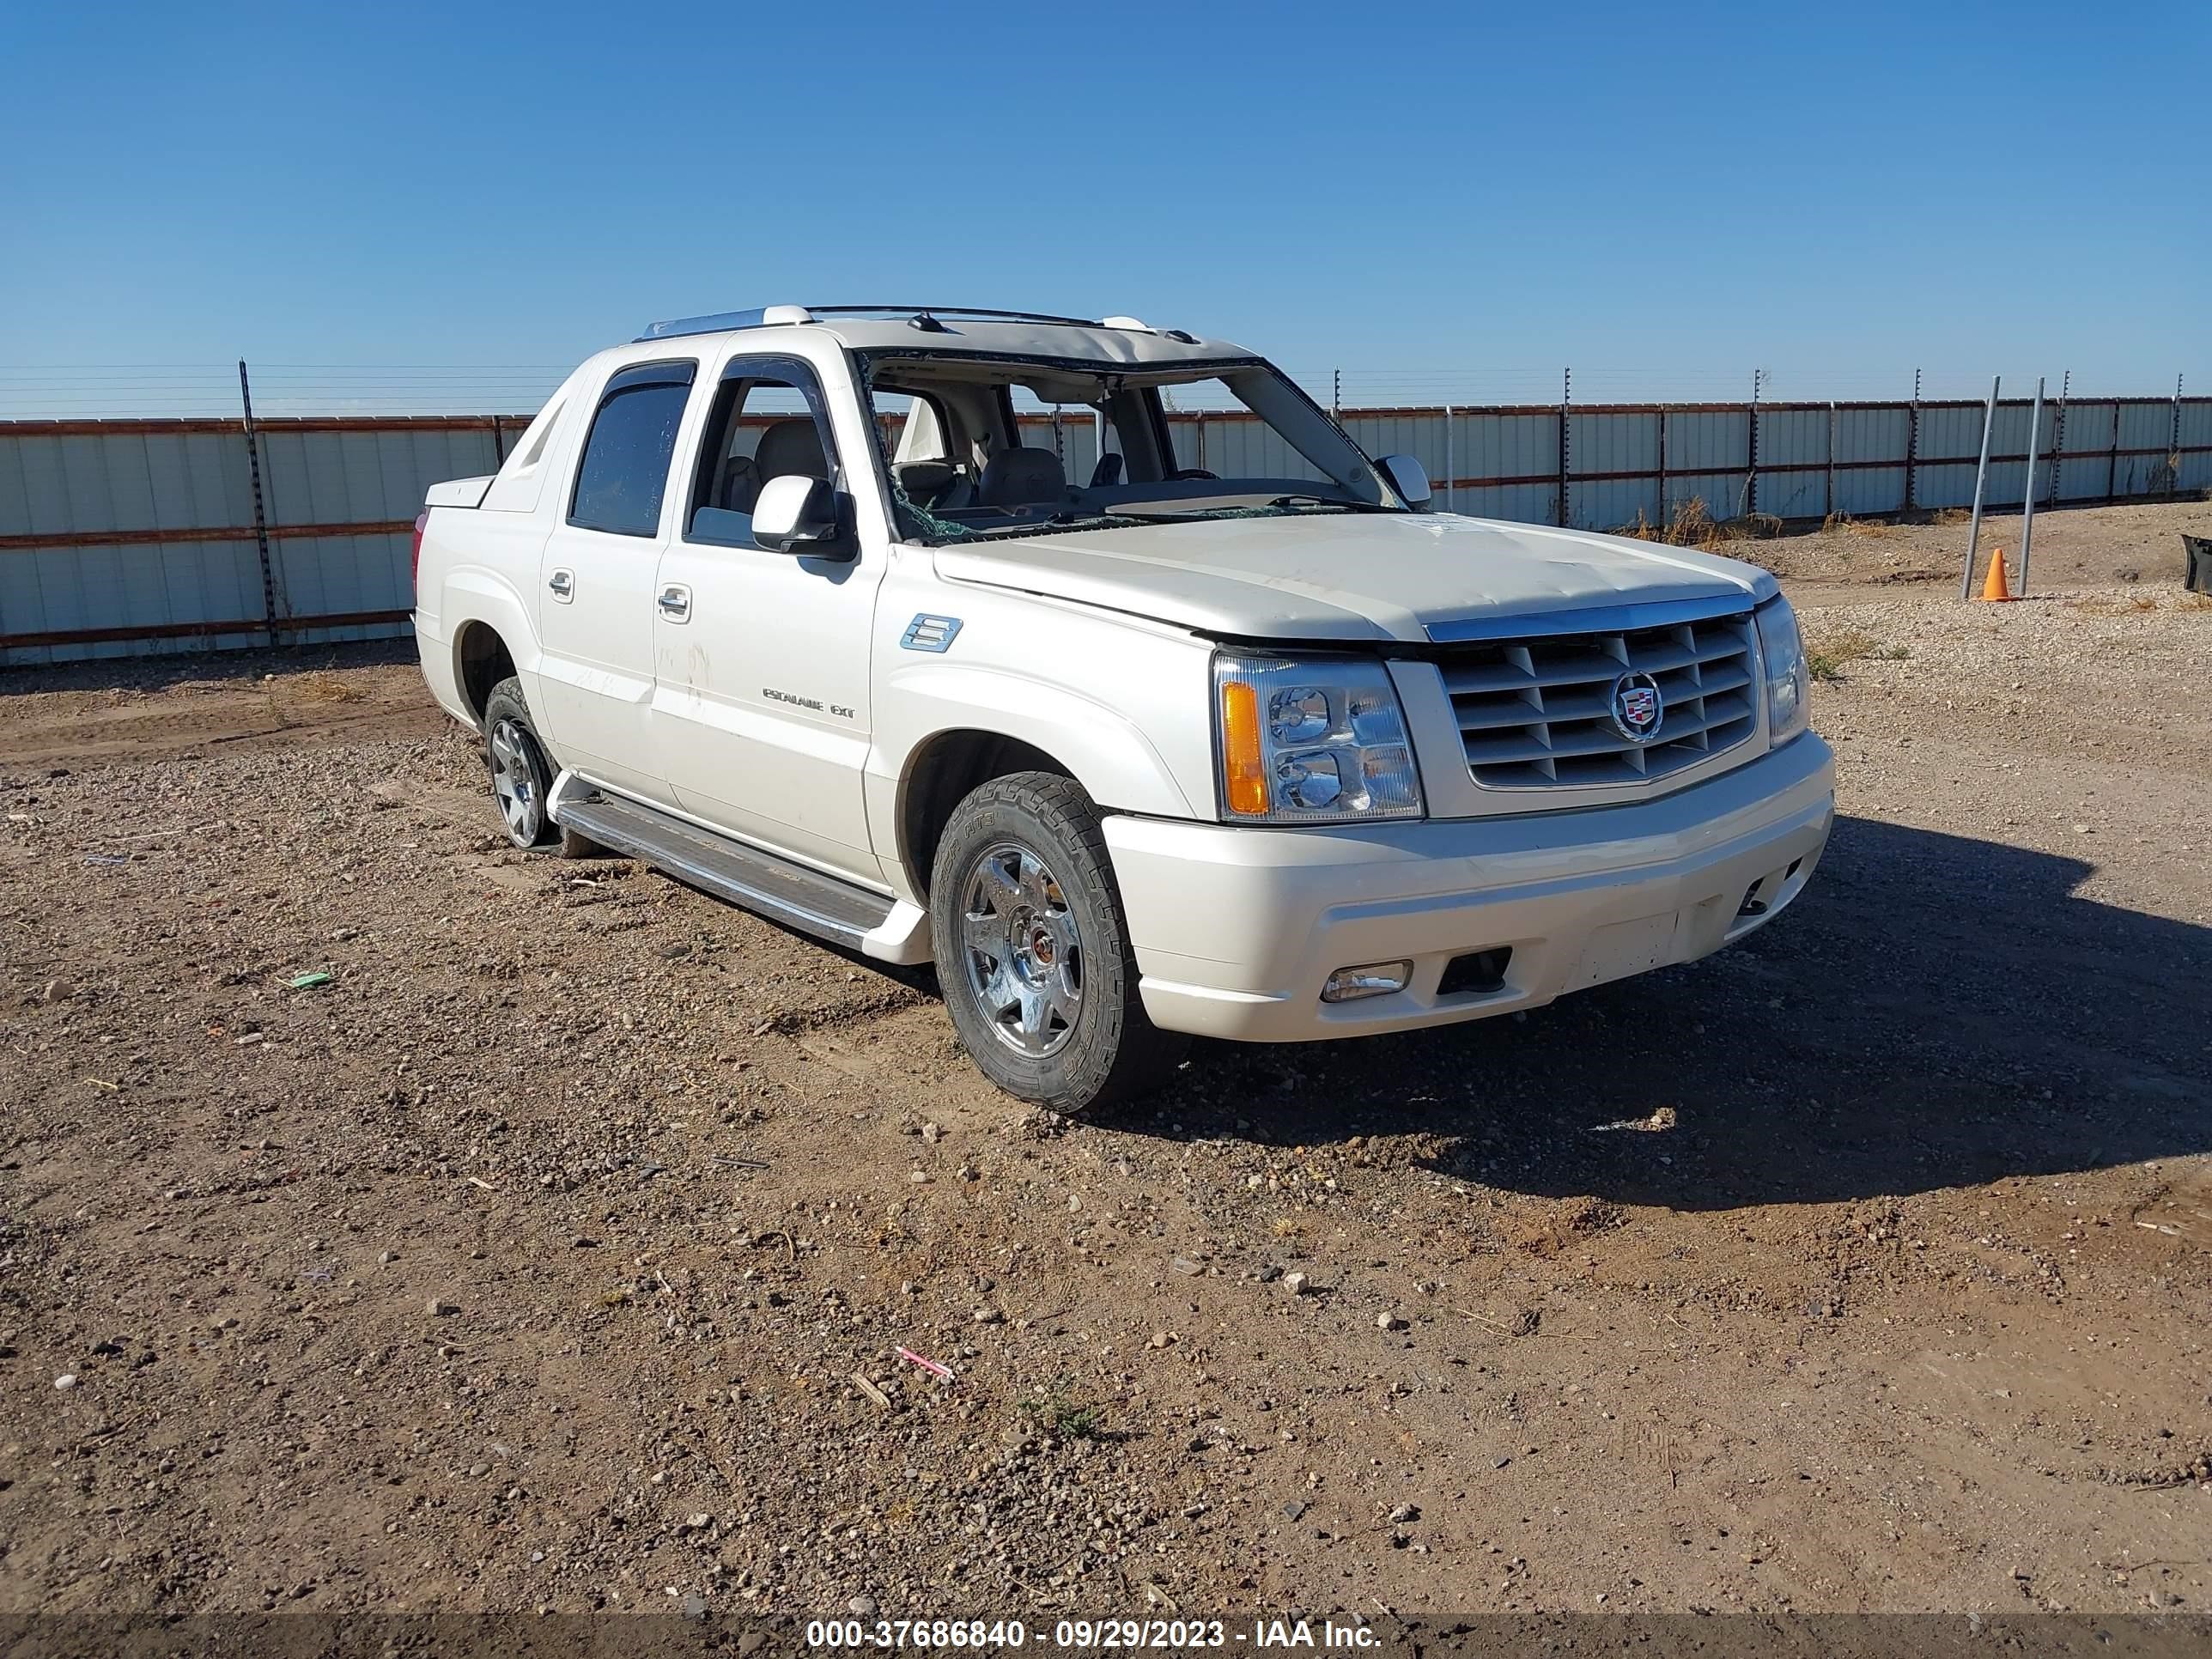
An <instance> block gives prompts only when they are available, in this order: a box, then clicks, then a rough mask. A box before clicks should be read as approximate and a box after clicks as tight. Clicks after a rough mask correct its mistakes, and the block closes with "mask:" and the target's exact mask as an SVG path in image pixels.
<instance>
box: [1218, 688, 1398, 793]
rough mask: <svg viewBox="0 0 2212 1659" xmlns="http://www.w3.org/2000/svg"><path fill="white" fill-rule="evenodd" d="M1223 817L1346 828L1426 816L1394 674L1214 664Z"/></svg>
mask: <svg viewBox="0 0 2212 1659" xmlns="http://www.w3.org/2000/svg"><path fill="white" fill-rule="evenodd" d="M1213 718H1214V750H1215V752H1216V753H1217V754H1218V755H1219V757H1221V808H1222V811H1221V816H1222V817H1225V818H1226V819H1229V820H1231V821H1232V822H1235V821H1238V820H1243V821H1253V820H1260V821H1264V822H1267V823H1344V822H1346V820H1347V819H1354V818H1357V819H1362V820H1370V819H1375V818H1412V817H1419V816H1420V815H1421V781H1420V777H1419V774H1418V773H1416V772H1415V771H1414V769H1413V745H1412V744H1409V743H1408V742H1407V740H1406V717H1405V715H1404V714H1403V713H1401V711H1400V709H1399V708H1398V690H1397V688H1396V687H1395V686H1394V685H1392V684H1391V683H1390V671H1389V669H1387V668H1385V667H1384V666H1383V665H1382V664H1381V663H1380V662H1376V661H1361V660H1359V659H1354V658H1346V659H1343V660H1341V661H1336V662H1331V661H1328V660H1327V659H1313V660H1309V661H1305V662H1288V661H1284V660H1281V659H1277V658H1273V657H1243V656H1232V655H1230V654H1229V653H1219V654H1218V655H1216V656H1215V658H1214V659H1213Z"/></svg>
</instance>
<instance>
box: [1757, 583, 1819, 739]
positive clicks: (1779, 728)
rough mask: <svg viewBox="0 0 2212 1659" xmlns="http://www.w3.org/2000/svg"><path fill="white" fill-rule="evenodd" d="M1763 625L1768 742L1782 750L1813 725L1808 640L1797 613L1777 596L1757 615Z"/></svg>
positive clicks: (1761, 647)
mask: <svg viewBox="0 0 2212 1659" xmlns="http://www.w3.org/2000/svg"><path fill="white" fill-rule="evenodd" d="M1753 617H1755V618H1756V620H1757V622H1758V623H1759V660H1760V661H1761V662H1762V663H1764V664H1765V667H1766V740H1767V744H1768V745H1769V746H1770V747H1773V748H1779V747H1780V746H1781V745H1782V744H1785V743H1787V742H1789V741H1790V738H1794V737H1796V735H1797V734H1798V733H1799V732H1802V731H1803V730H1804V729H1805V728H1806V727H1807V726H1808V725H1810V724H1811V723H1812V719H1813V711H1812V708H1811V707H1810V706H1809V698H1808V693H1809V692H1810V690H1812V687H1811V684H1810V683H1809V682H1810V676H1809V675H1808V674H1807V672H1806V671H1805V639H1804V635H1802V634H1800V633H1799V632H1798V631H1797V613H1796V611H1792V610H1791V609H1790V601H1789V600H1787V599H1782V598H1780V597H1779V596H1777V597H1776V598H1774V599H1769V600H1768V601H1767V602H1766V603H1765V605H1761V606H1759V609H1758V610H1757V611H1754V612H1753Z"/></svg>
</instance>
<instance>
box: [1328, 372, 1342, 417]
mask: <svg viewBox="0 0 2212 1659" xmlns="http://www.w3.org/2000/svg"><path fill="white" fill-rule="evenodd" d="M1328 418H1329V419H1330V420H1332V421H1334V422H1337V423H1338V424H1339V425H1342V424H1343V422H1344V371H1343V370H1342V369H1340V368H1332V369H1331V370H1329V372H1328Z"/></svg>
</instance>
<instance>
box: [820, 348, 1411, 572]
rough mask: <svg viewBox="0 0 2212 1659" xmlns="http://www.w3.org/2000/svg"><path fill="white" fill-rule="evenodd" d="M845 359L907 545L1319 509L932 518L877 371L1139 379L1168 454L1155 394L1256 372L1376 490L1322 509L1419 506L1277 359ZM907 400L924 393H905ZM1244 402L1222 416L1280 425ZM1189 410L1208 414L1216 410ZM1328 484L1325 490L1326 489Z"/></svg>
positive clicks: (935, 352) (999, 354)
mask: <svg viewBox="0 0 2212 1659" xmlns="http://www.w3.org/2000/svg"><path fill="white" fill-rule="evenodd" d="M846 358H847V362H848V364H849V366H850V368H851V370H852V375H853V385H854V390H855V392H857V393H858V397H859V402H860V412H861V416H862V418H863V420H864V422H865V423H866V426H867V428H868V434H869V438H870V441H871V445H872V448H873V450H874V452H875V472H876V487H877V488H878V489H879V490H880V491H881V492H882V499H883V502H884V516H885V518H886V519H888V520H890V523H891V525H892V526H893V530H894V532H895V534H896V536H897V537H898V538H899V539H900V540H901V541H902V542H906V543H910V544H917V545H921V546H925V547H958V546H970V545H976V544H983V543H988V542H1000V541H1007V540H1021V539H1026V538H1030V537H1035V536H1044V535H1062V534H1080V533H1083V532H1086V531H1091V530H1108V529H1128V528H1143V527H1146V526H1160V525H1172V524H1202V523H1208V522H1214V521H1218V520H1225V519H1251V518H1255V517H1273V516H1287V515H1291V514H1294V513H1298V512H1301V511H1314V510H1316V508H1315V507H1296V506H1292V505H1290V504H1289V501H1290V500H1291V496H1292V495H1302V494H1304V493H1305V492H1303V491H1296V492H1284V493H1282V494H1281V495H1280V496H1279V501H1280V502H1281V503H1282V504H1280V505H1278V504H1276V503H1275V502H1270V503H1269V504H1268V505H1267V506H1264V507H1250V506H1243V507H1222V508H1221V509H1219V510H1218V511H1216V512H1193V513H1158V512H1155V513H1115V512H1113V511H1112V510H1111V509H1110V508H1109V509H1103V510H1102V511H1100V512H1099V513H1095V514H1085V515H1084V516H1083V517H1082V518H1081V519H1079V520H1074V521H1072V522H1057V521H1055V520H1052V519H1039V520H1036V521H1034V522H1031V523H1015V524H1009V525H1007V526H1004V527H1000V526H993V527H991V528H989V529H978V528H975V527H972V526H963V525H955V524H954V523H952V521H951V520H944V519H939V518H938V517H937V516H936V515H935V514H934V513H930V512H928V511H927V509H926V508H923V507H919V506H917V505H916V504H915V502H914V501H911V500H909V499H908V496H907V495H906V494H905V492H904V491H903V490H902V489H901V488H900V485H899V483H898V478H897V475H896V473H895V472H894V471H892V464H891V456H890V447H889V445H888V443H887V441H886V438H885V435H884V425H883V422H882V421H881V420H879V419H878V416H877V414H876V410H875V388H876V379H877V374H876V371H877V369H878V367H879V366H888V365H891V364H896V363H898V362H922V361H927V362H945V361H958V362H975V363H982V364H1005V365H1008V366H1010V367H1015V368H1038V369H1043V370H1049V371H1051V372H1053V373H1055V374H1069V375H1077V376H1082V377H1085V378H1092V379H1097V380H1100V381H1102V382H1103V381H1108V380H1138V381H1140V382H1142V384H1140V385H1139V386H1134V387H1132V388H1130V389H1131V390H1133V391H1136V392H1140V393H1146V394H1150V396H1149V401H1150V403H1151V404H1152V418H1153V419H1154V421H1155V422H1158V423H1159V427H1160V430H1159V432H1158V441H1159V443H1160V446H1161V447H1162V449H1163V451H1164V453H1168V454H1170V455H1171V454H1172V453H1174V452H1173V446H1172V441H1171V437H1170V432H1169V430H1168V428H1167V426H1166V422H1167V419H1168V415H1167V412H1166V411H1165V410H1164V408H1163V406H1162V405H1163V402H1164V400H1163V399H1161V398H1160V397H1159V396H1158V393H1159V392H1160V391H1161V390H1162V389H1168V390H1172V389H1173V388H1174V386H1176V385H1177V384H1188V383H1191V382H1193V381H1204V380H1226V378H1227V376H1228V375H1229V374H1232V373H1246V374H1249V373H1252V372H1254V371H1258V372H1260V373H1262V374H1266V375H1267V376H1268V377H1269V379H1270V380H1272V381H1273V383H1274V385H1275V386H1277V387H1278V388H1279V390H1280V391H1281V392H1282V393H1283V394H1285V396H1287V397H1288V398H1291V400H1293V401H1295V402H1296V403H1297V404H1300V405H1302V406H1303V408H1304V412H1305V413H1307V414H1309V415H1310V416H1312V417H1313V418H1314V419H1315V420H1316V421H1318V422H1320V423H1321V424H1322V426H1324V427H1326V428H1328V431H1329V432H1330V434H1332V435H1334V438H1335V439H1336V440H1337V441H1339V442H1341V443H1342V444H1343V445H1344V447H1346V450H1348V451H1349V452H1350V453H1351V454H1352V458H1353V463H1354V464H1353V465H1352V469H1351V471H1352V483H1353V486H1355V487H1364V488H1367V489H1373V490H1374V491H1375V492H1376V497H1377V499H1376V500H1375V501H1357V502H1355V503H1346V504H1341V506H1340V505H1339V504H1336V503H1323V504H1322V506H1321V507H1319V509H1318V510H1323V511H1335V510H1344V511H1353V512H1378V513H1412V512H1413V511H1414V508H1413V507H1412V506H1411V505H1410V504H1409V503H1407V501H1405V499H1404V498H1403V497H1402V496H1401V495H1399V494H1398V492H1397V490H1396V489H1395V488H1394V487H1393V486H1392V484H1391V483H1390V479H1389V474H1388V473H1386V472H1384V471H1383V469H1382V468H1380V467H1378V466H1377V465H1376V464H1375V459H1374V458H1373V457H1372V456H1370V455H1369V454H1368V453H1367V452H1366V451H1365V450H1364V449H1363V448H1361V447H1360V446H1359V444H1358V441H1356V440H1354V439H1353V438H1352V435H1351V434H1350V433H1348V432H1346V430H1345V429H1344V427H1343V424H1342V423H1341V422H1339V421H1337V420H1336V419H1335V418H1334V417H1333V416H1331V415H1330V414H1329V413H1328V410H1325V409H1323V408H1322V406H1321V405H1320V404H1318V403H1316V401H1315V400H1314V398H1312V396H1311V395H1310V394H1309V393H1308V392H1306V390H1305V388H1304V387H1303V386H1300V385H1298V383H1297V381H1296V380H1292V379H1291V377H1290V376H1289V375H1287V374H1284V373H1283V371H1282V370H1281V369H1279V368H1276V366H1275V365H1274V364H1273V362H1269V361H1268V360H1267V358H1265V357H1261V356H1254V355H1252V354H1249V353H1243V354H1238V355H1237V356H1223V357H1203V358H1196V357H1194V358H1191V359H1188V360H1187V361H1183V362H1174V363H1121V362H1102V361H1100V360H1099V359H1097V358H1095V357H1054V356H1042V355H1039V354H1036V353H1034V352H1018V351H975V350H959V349H945V348H944V347H942V346H926V345H915V346H910V347H909V346H893V347H877V348H872V349H861V348H853V347H848V348H847V349H846ZM895 389H896V390H898V391H901V392H906V391H907V389H906V388H895ZM1232 391H1233V388H1232ZM995 392H996V395H997V397H998V398H999V399H1000V404H1001V409H1002V410H1003V412H1004V415H1005V416H1006V418H1007V419H1008V420H1009V421H1011V420H1012V417H1013V408H1012V393H1011V389H1010V388H1007V387H1003V386H1002V387H999V388H995ZM908 395H918V394H911V393H908ZM1238 401H1239V403H1240V404H1242V407H1241V408H1240V409H1238V410H1235V411H1228V410H1225V411H1222V412H1223V413H1225V414H1227V413H1232V412H1233V413H1234V414H1236V415H1237V417H1238V418H1245V419H1256V420H1259V421H1261V422H1263V423H1265V424H1267V425H1268V426H1269V427H1271V428H1274V422H1273V421H1271V420H1269V418H1268V416H1267V415H1266V414H1264V413H1263V412H1261V410H1258V409H1256V408H1254V407H1253V406H1252V405H1251V404H1249V403H1245V402H1243V399H1242V398H1239V400H1238ZM1187 412H1200V413H1212V412H1213V411H1211V410H1206V411H1187ZM1274 429H1275V430H1276V431H1277V432H1278V435H1280V436H1281V437H1283V438H1284V440H1285V441H1291V440H1290V438H1289V435H1288V434H1285V433H1282V432H1281V429H1280V428H1274ZM1291 447H1293V448H1296V447H1297V446H1296V444H1295V442H1294V441H1291ZM1301 453H1303V452H1301ZM1310 464H1311V465H1316V466H1318V465H1320V463H1318V462H1312V463H1310ZM1316 482H1321V481H1316ZM1323 487H1327V485H1326V484H1325V483H1324V485H1323ZM1335 487H1336V488H1339V489H1343V488H1346V486H1345V485H1343V484H1337V485H1335Z"/></svg>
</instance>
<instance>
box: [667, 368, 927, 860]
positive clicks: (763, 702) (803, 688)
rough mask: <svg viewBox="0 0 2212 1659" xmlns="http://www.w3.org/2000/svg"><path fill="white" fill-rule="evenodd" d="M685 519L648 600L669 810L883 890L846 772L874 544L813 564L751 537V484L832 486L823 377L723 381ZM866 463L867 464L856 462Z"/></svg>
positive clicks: (793, 373)
mask: <svg viewBox="0 0 2212 1659" xmlns="http://www.w3.org/2000/svg"><path fill="white" fill-rule="evenodd" d="M699 453H700V461H699V464H698V465H697V466H696V468H694V469H693V474H692V477H691V479H690V499H689V500H688V501H687V502H685V503H684V509H685V510H684V513H683V515H682V524H681V526H680V527H679V528H678V531H677V532H676V533H675V535H674V536H673V537H672V538H671V540H670V541H669V543H668V544H667V546H666V548H665V550H663V551H662V553H661V555H660V567H659V572H660V574H659V582H658V584H657V592H655V594H654V601H655V603H654V608H653V675H654V679H655V687H654V692H653V723H654V726H655V731H656V739H655V740H656V746H657V748H658V750H659V754H660V755H661V757H662V759H663V763H664V764H665V767H666V769H667V773H668V779H669V783H670V786H671V789H672V790H673V791H674V793H675V797H676V801H677V804H678V805H679V806H680V807H682V808H683V810H684V811H686V812H689V813H690V814H692V815H693V816H694V817H698V818H701V819H703V820H705V821H706V822H708V823H710V824H713V825H714V826H716V827H718V828H720V829H727V830H730V831H732V832H733V833H735V834H737V835H738V836H743V837H744V838H745V839H747V840H750V841H755V842H762V843H764V844H766V845H768V846H769V847H771V848H776V849H779V850H781V851H783V852H787V853H790V854H795V855H797V856H798V857H799V858H801V859H803V860H806V861H807V862H810V863H812V864H816V865H818V866H822V867H824V868H826V869H829V870H831V871H834V872H836V873H839V874H841V875H846V876H852V877H857V878H860V879H862V880H866V881H870V882H877V881H880V879H881V875H882V866H880V864H879V863H878V860H877V858H876V855H875V854H874V852H873V851H872V848H871V847H870V845H869V836H868V827H867V818H866V811H865V809H864V807H863V804H862V796H861V767H862V763H864V762H865V761H866V757H867V750H868V735H869V726H868V645H869V639H870V635H871V632H872V620H873V615H874V609H875V594H876V588H877V586H878V583H879V582H880V581H881V580H882V577H883V568H884V565H883V561H884V551H883V550H882V549H880V548H878V549H876V550H873V551H872V552H870V551H866V550H863V549H862V548H861V547H860V544H859V541H858V538H857V537H856V535H855V534H854V532H853V530H852V529H851V527H850V514H849V513H848V514H847V515H846V518H847V522H848V527H847V530H846V532H845V535H844V537H843V538H842V540H841V541H839V542H836V543H834V544H825V545H824V546H823V548H822V550H821V551H819V552H818V553H816V552H809V553H804V554H791V553H771V552H769V550H767V549H765V548H763V547H762V546H760V545H759V544H757V543H756V542H755V541H754V540H753V539H752V532H751V513H752V506H753V502H754V501H755V499H756V498H757V496H758V495H759V494H760V490H761V487H762V486H763V485H764V484H766V483H769V481H770V480H771V479H774V478H778V477H786V476H788V475H791V474H794V473H796V474H802V475H804V476H805V477H813V478H822V479H826V480H828V481H829V483H831V484H832V485H833V486H838V487H840V488H842V485H843V482H844V479H845V477H846V471H847V465H848V464H845V463H841V460H840V457H839V455H838V450H837V444H836V439H835V435H834V434H833V432H832V429H831V422H830V421H829V417H828V413H827V410H826V409H825V407H824V405H823V393H822V386H821V382H820V380H819V379H818V377H817V375H816V374H815V372H814V370H813V369H812V368H811V367H810V366H809V365H808V364H806V363H805V362H801V361H799V359H797V358H793V357H780V356H745V357H739V358H737V359H735V360H734V361H732V362H731V363H730V365H729V367H728V368H726V370H725V371H724V373H723V374H722V376H721V377H720V382H719V384H718V385H717V386H716V388H715V394H714V401H713V403H712V404H710V405H709V406H708V414H707V419H706V427H705V430H704V432H703V433H702V435H701V438H700V450H699ZM854 464H857V465H866V461H865V460H861V459H858V458H855V462H854Z"/></svg>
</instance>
